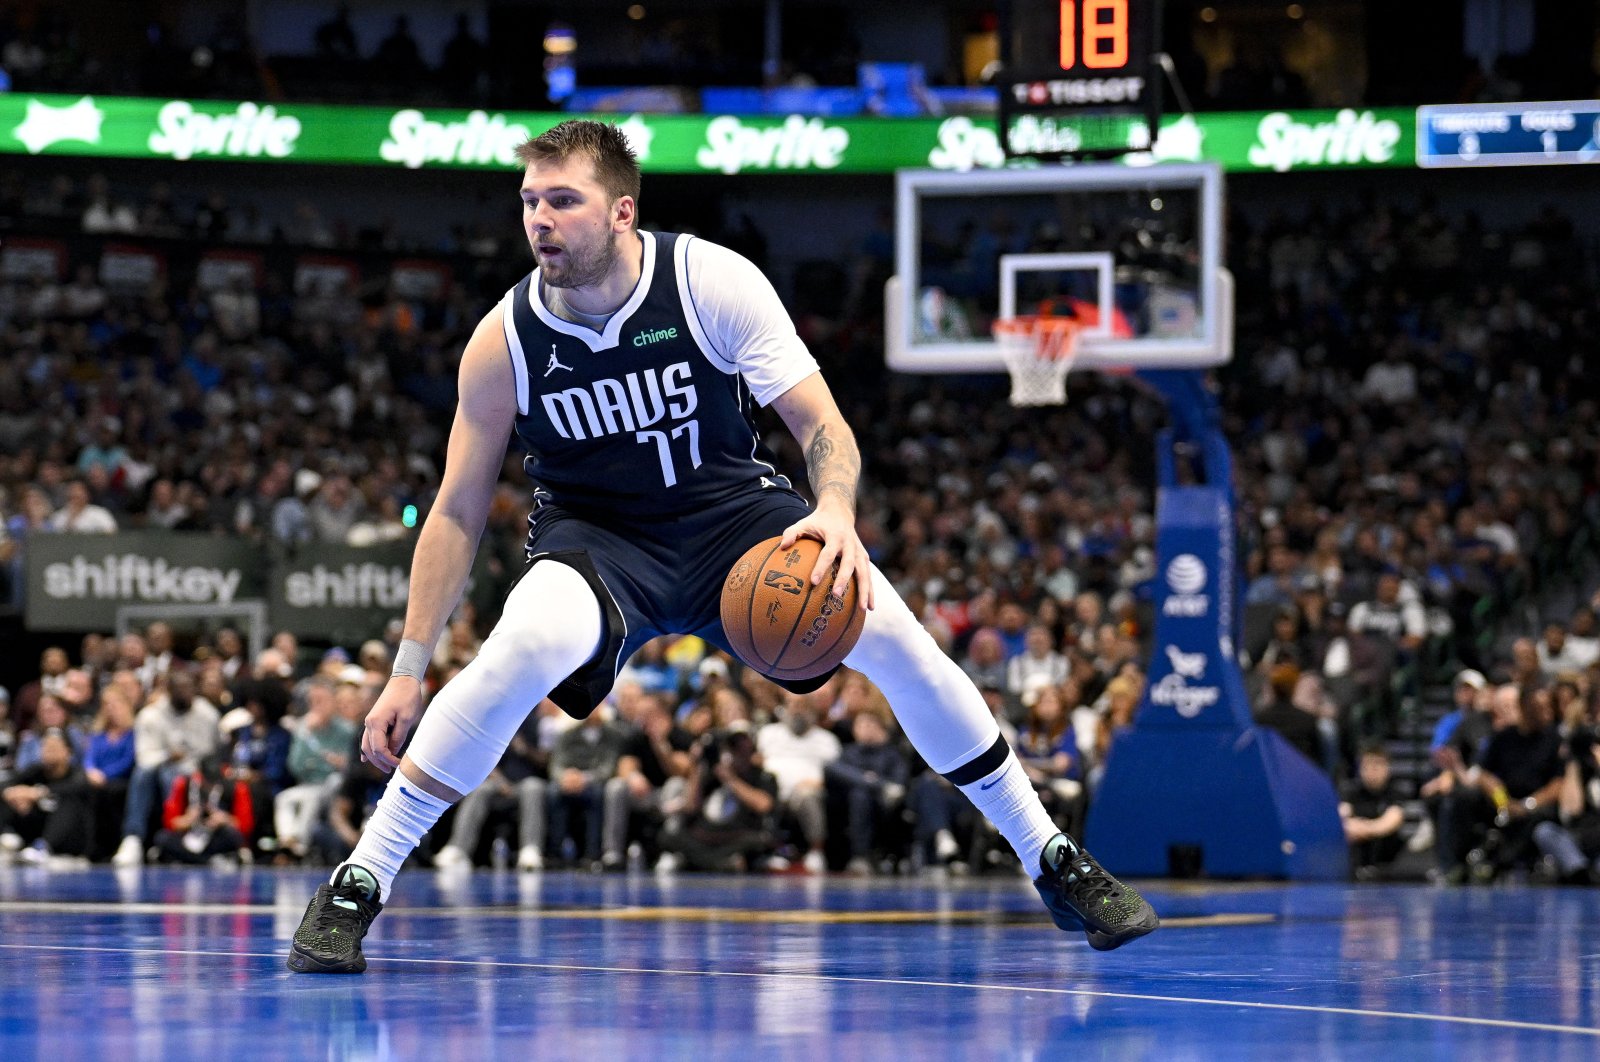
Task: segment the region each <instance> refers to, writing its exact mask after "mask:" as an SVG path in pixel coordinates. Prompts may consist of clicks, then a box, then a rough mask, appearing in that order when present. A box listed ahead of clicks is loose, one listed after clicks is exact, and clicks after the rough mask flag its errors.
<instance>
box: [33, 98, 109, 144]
mask: <svg viewBox="0 0 1600 1062" xmlns="http://www.w3.org/2000/svg"><path fill="white" fill-rule="evenodd" d="M105 117H106V114H105V112H104V111H102V110H101V109H100V108H99V107H96V106H95V103H94V97H93V96H85V97H83V98H82V99H80V100H79V101H78V102H77V103H74V104H73V105H72V106H70V107H56V106H53V105H51V104H48V103H40V102H39V101H38V100H29V101H28V112H27V114H26V115H24V116H23V119H22V124H21V125H19V126H17V127H16V128H15V129H13V130H12V131H11V132H12V135H13V136H15V137H16V138H17V141H18V142H19V143H20V144H22V146H23V147H25V148H27V149H28V154H30V155H37V154H38V153H39V152H41V151H43V150H44V149H45V148H47V147H49V146H50V145H51V144H59V143H61V142H62V141H63V140H77V141H79V142H80V143H84V144H98V143H100V126H101V123H102V122H104V121H105Z"/></svg>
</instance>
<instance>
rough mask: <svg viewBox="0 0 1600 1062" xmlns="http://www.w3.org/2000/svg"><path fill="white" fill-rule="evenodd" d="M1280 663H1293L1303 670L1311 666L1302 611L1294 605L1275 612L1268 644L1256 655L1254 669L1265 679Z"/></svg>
mask: <svg viewBox="0 0 1600 1062" xmlns="http://www.w3.org/2000/svg"><path fill="white" fill-rule="evenodd" d="M1279 664H1293V665H1294V666H1295V667H1297V668H1299V669H1301V670H1302V671H1304V670H1306V669H1307V668H1308V667H1309V666H1310V660H1309V659H1308V657H1307V653H1306V644H1305V638H1304V633H1303V632H1302V630H1301V619H1300V611H1299V609H1296V608H1294V607H1289V608H1281V609H1279V610H1278V611H1277V612H1276V613H1274V614H1273V617H1272V631H1271V633H1270V634H1269V636H1268V638H1267V644H1266V645H1264V646H1262V648H1261V652H1260V653H1258V654H1257V655H1256V660H1255V666H1254V667H1253V668H1252V670H1253V672H1254V673H1255V674H1256V675H1258V676H1260V678H1261V679H1262V680H1265V679H1266V677H1267V676H1268V675H1270V674H1271V673H1272V669H1273V668H1275V667H1277V666H1278V665H1279Z"/></svg>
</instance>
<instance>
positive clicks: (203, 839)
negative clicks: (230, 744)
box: [155, 757, 255, 863]
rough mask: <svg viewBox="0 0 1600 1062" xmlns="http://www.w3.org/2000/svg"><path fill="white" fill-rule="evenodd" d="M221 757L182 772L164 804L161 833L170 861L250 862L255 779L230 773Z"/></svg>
mask: <svg viewBox="0 0 1600 1062" xmlns="http://www.w3.org/2000/svg"><path fill="white" fill-rule="evenodd" d="M228 774H229V771H228V770H227V765H226V764H225V763H224V762H223V761H222V760H221V759H219V758H217V757H211V758H208V759H206V760H205V761H204V762H203V763H202V764H201V766H200V767H199V768H198V769H195V770H191V771H186V772H184V773H183V774H180V775H179V776H178V777H177V778H176V779H175V780H174V781H173V783H172V791H171V792H170V793H168V794H167V799H166V802H165V804H163V806H162V817H161V830H160V831H159V832H158V833H157V834H156V838H155V848H156V850H157V853H158V856H157V858H158V859H160V861H162V862H164V863H208V862H212V861H215V862H217V863H223V862H232V863H243V862H248V861H249V860H250V858H251V857H250V842H251V839H252V835H253V833H254V828H255V810H254V807H253V802H252V800H251V796H250V786H249V783H248V782H246V781H244V780H240V779H233V778H230V777H228Z"/></svg>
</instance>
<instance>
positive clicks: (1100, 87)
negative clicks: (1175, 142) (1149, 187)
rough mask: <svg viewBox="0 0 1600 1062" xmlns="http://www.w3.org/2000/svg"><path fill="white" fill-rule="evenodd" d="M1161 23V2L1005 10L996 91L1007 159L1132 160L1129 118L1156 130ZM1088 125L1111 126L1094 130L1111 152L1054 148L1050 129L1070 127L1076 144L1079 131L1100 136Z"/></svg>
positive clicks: (1015, 5)
mask: <svg viewBox="0 0 1600 1062" xmlns="http://www.w3.org/2000/svg"><path fill="white" fill-rule="evenodd" d="M1160 21H1161V5H1160V2H1159V0H1009V3H1003V4H1002V5H1001V9H1000V63H1001V69H1002V73H1001V78H1000V84H999V89H1000V124H1001V128H1002V129H1003V130H1004V131H1005V135H1004V136H1003V137H1002V143H1003V145H1004V147H1005V149H1006V153H1007V154H1008V155H1012V156H1018V155H1026V156H1029V157H1035V158H1052V157H1061V156H1091V157H1107V156H1111V155H1118V154H1124V153H1126V152H1127V151H1129V150H1133V149H1134V145H1130V144H1128V143H1127V128H1128V123H1127V121H1126V119H1127V118H1129V117H1139V118H1142V119H1144V121H1145V128H1146V129H1147V130H1148V129H1155V128H1158V124H1157V123H1158V121H1159V118H1160V96H1161V93H1160V82H1159V81H1158V77H1159V76H1160V68H1159V67H1158V65H1157V61H1156V46H1157V41H1158V40H1159V30H1160ZM1090 115H1097V116H1103V117H1105V118H1107V119H1108V121H1107V122H1106V123H1105V124H1104V125H1103V126H1099V128H1103V129H1104V131H1105V134H1106V136H1107V137H1108V138H1110V139H1109V140H1108V142H1106V143H1100V144H1094V143H1082V142H1077V143H1074V142H1073V141H1071V140H1070V139H1069V140H1065V141H1061V140H1052V137H1051V133H1052V132H1054V131H1055V130H1056V129H1057V127H1056V126H1055V123H1054V119H1056V118H1065V117H1071V118H1072V119H1074V122H1073V123H1072V124H1073V126H1074V128H1075V129H1076V130H1077V133H1076V134H1075V135H1078V136H1081V135H1082V131H1083V130H1084V129H1086V128H1087V129H1090V130H1093V129H1095V128H1097V126H1096V125H1095V124H1094V123H1088V124H1086V123H1084V122H1083V121H1082V119H1083V118H1085V117H1086V116H1090ZM1019 119H1020V122H1019ZM1111 119H1121V120H1120V121H1111ZM1019 125H1020V126H1021V127H1022V128H1021V132H1020V133H1019V130H1018V126H1019ZM1041 130H1043V133H1042V135H1041Z"/></svg>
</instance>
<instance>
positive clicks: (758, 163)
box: [0, 93, 1416, 175]
mask: <svg viewBox="0 0 1600 1062" xmlns="http://www.w3.org/2000/svg"><path fill="white" fill-rule="evenodd" d="M569 117H573V116H572V115H566V114H551V113H537V112H529V111H481V110H474V111H459V110H437V109H428V110H419V109H416V108H409V107H408V108H398V109H396V108H387V107H336V106H327V105H320V104H299V103H253V102H249V101H244V102H234V101H225V102H224V101H215V100H150V99H128V98H123V97H107V96H83V97H73V96H38V95H28V94H25V93H18V94H12V95H4V96H0V154H28V155H41V154H43V155H79V156H88V157H95V158H169V159H173V160H177V161H188V160H192V159H231V160H237V161H259V162H303V163H334V164H344V165H371V166H400V167H404V168H406V169H421V168H424V167H428V168H437V167H449V168H478V169H495V168H511V167H514V166H515V164H516V163H515V158H514V156H513V154H512V152H513V150H514V149H515V147H516V146H517V144H519V143H520V142H522V141H523V140H524V139H526V138H527V137H528V136H530V135H532V134H536V133H539V132H541V131H543V130H545V129H548V128H549V127H550V126H552V125H554V124H556V123H557V122H559V121H562V120H563V119H566V118H569ZM593 117H598V118H601V119H602V120H605V121H612V122H616V123H617V124H618V125H619V126H620V127H621V128H622V130H623V131H624V132H625V133H626V134H627V136H628V139H629V140H630V142H631V143H632V144H633V147H634V150H635V151H636V152H637V153H638V155H639V161H640V163H641V165H642V166H643V168H644V169H645V171H646V172H653V173H722V174H729V175H732V174H741V173H777V172H797V171H798V172H810V173H891V172H893V171H894V170H897V169H901V168H924V167H932V168H935V169H956V170H964V169H972V168H974V167H995V166H1001V165H1004V164H1005V159H1004V156H1003V155H1002V154H1001V151H1000V142H999V137H998V136H997V135H996V131H995V123H994V121H993V120H992V119H988V118H970V117H965V116H958V117H952V118H842V119H830V118H820V117H808V116H805V115H798V114H792V115H789V116H787V117H772V116H739V115H731V114H723V115H640V114H634V115H628V116H626V117H624V116H620V115H595V116H593ZM1126 131H1127V132H1126V135H1127V136H1128V142H1129V145H1130V146H1131V147H1136V148H1141V149H1145V150H1141V151H1139V152H1138V153H1136V154H1134V155H1130V156H1128V158H1127V159H1126V161H1127V162H1128V163H1129V164H1131V165H1141V164H1145V165H1148V164H1150V163H1154V162H1158V161H1185V162H1190V161H1200V160H1209V161H1215V162H1219V163H1221V164H1222V165H1223V167H1224V168H1225V169H1228V170H1230V171H1234V172H1250V171H1267V172H1278V173H1287V172H1290V171H1296V170H1306V169H1340V168H1350V167H1369V166H1414V165H1415V161H1414V159H1415V142H1416V123H1415V115H1414V113H1413V112H1412V111H1410V110H1405V109H1401V108H1379V109H1369V110H1361V111H1357V110H1341V111H1259V112H1237V113H1222V114H1199V115H1181V116H1175V117H1168V118H1167V119H1165V120H1164V121H1163V122H1162V128H1161V136H1160V137H1159V138H1158V139H1157V140H1156V142H1155V144H1154V146H1153V148H1152V147H1151V145H1150V144H1149V136H1148V133H1147V132H1146V130H1145V129H1144V127H1143V124H1142V123H1140V122H1138V121H1136V120H1131V119H1130V120H1128V122H1127V125H1126ZM1078 136H1079V131H1078V128H1077V126H1076V124H1075V123H1074V122H1073V121H1071V120H1070V119H1069V120H1051V119H1039V118H1034V117H1031V116H1030V117H1024V118H1021V119H1019V120H1018V123H1017V126H1016V137H1015V139H1016V141H1017V142H1018V143H1019V144H1022V143H1026V144H1031V145H1038V146H1040V147H1048V148H1055V149H1062V148H1068V149H1070V148H1071V147H1073V146H1074V145H1075V144H1076V141H1077V138H1078Z"/></svg>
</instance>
